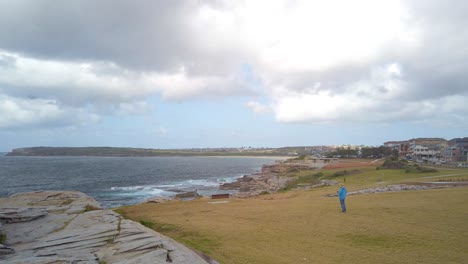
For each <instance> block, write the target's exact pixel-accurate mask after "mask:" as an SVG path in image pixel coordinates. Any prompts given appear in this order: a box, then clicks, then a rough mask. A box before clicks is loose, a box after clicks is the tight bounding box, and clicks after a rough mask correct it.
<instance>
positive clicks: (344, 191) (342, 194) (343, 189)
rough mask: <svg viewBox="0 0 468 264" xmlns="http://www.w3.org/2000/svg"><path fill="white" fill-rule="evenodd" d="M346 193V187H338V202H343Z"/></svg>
mask: <svg viewBox="0 0 468 264" xmlns="http://www.w3.org/2000/svg"><path fill="white" fill-rule="evenodd" d="M347 193H348V190H346V187H344V186H343V187H340V190H339V191H338V196H339V197H340V200H344V199H345V198H346V194H347Z"/></svg>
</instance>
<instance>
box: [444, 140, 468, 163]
mask: <svg viewBox="0 0 468 264" xmlns="http://www.w3.org/2000/svg"><path fill="white" fill-rule="evenodd" d="M443 158H444V159H445V160H446V161H448V162H459V161H462V162H466V161H468V137H465V138H454V139H452V140H450V141H448V146H447V147H446V148H445V149H444V152H443Z"/></svg>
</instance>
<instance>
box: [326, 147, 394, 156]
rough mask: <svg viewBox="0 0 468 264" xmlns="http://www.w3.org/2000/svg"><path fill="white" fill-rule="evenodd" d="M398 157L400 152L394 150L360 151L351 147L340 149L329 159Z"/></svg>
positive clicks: (368, 148) (362, 149) (363, 149)
mask: <svg viewBox="0 0 468 264" xmlns="http://www.w3.org/2000/svg"><path fill="white" fill-rule="evenodd" d="M392 155H393V156H398V151H396V150H393V149H392V148H389V147H385V146H380V147H363V148H361V149H360V150H358V149H353V148H350V147H339V148H336V150H335V151H333V152H331V153H328V155H327V156H328V157H343V158H354V157H360V158H384V157H389V156H392Z"/></svg>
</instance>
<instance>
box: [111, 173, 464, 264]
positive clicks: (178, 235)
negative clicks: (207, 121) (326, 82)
mask: <svg viewBox="0 0 468 264" xmlns="http://www.w3.org/2000/svg"><path fill="white" fill-rule="evenodd" d="M341 171H342V170H335V171H334V170H326V171H323V173H324V176H323V177H329V178H333V179H335V180H338V181H341V182H342V181H343V178H344V177H346V185H347V187H348V191H354V190H358V189H362V188H367V187H370V186H380V185H385V184H392V183H397V182H404V181H428V180H431V181H434V179H437V180H439V179H444V178H446V179H463V178H465V179H466V178H468V170H466V169H465V170H463V169H458V170H457V169H447V170H440V171H439V172H433V173H405V172H404V171H402V170H375V168H374V169H372V168H368V167H366V168H359V169H356V168H352V170H351V169H350V171H354V173H348V174H346V175H343V176H336V175H340V174H343V173H336V172H341ZM314 173H317V171H301V172H300V174H301V175H302V176H304V175H308V174H314ZM334 175H335V176H334ZM444 175H446V176H444ZM454 175H455V176H454ZM439 176H443V177H439ZM425 177H438V178H425ZM336 190H337V187H336V186H330V187H323V188H317V189H311V190H309V191H303V190H302V191H287V192H282V193H278V194H273V195H262V196H259V197H256V198H250V199H227V200H222V201H219V200H209V199H199V200H194V201H173V202H169V203H164V204H141V205H136V206H130V207H124V208H120V209H118V210H117V211H118V212H119V213H122V214H123V215H124V216H125V217H128V218H130V219H133V220H135V221H140V222H141V223H143V224H145V225H147V226H149V227H151V228H153V229H155V230H156V231H158V232H161V233H163V234H166V235H168V236H170V237H172V238H174V239H176V240H178V241H179V242H181V243H183V244H185V245H187V246H190V247H193V248H196V249H198V250H201V251H203V252H205V253H206V254H208V255H210V256H211V257H213V258H214V259H216V260H218V261H219V262H220V263H224V264H247V263H255V264H257V263H265V264H266V263H268V264H271V263H278V264H280V263H468V247H467V245H468V188H466V187H457V188H449V189H434V190H424V191H404V192H398V193H380V194H366V195H354V196H349V197H348V199H347V207H348V212H347V213H341V210H340V205H339V201H338V198H337V197H327V196H326V195H327V194H333V193H335V192H336ZM223 201H226V202H225V203H212V202H223Z"/></svg>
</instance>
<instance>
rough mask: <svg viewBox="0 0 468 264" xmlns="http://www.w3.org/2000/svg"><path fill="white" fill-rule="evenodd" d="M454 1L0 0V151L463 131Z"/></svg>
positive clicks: (467, 108)
mask: <svg viewBox="0 0 468 264" xmlns="http://www.w3.org/2000/svg"><path fill="white" fill-rule="evenodd" d="M467 7H468V5H466V1H464V0H450V1H448V0H443V1H442V0H437V1H436V0H414V1H413V0H411V1H396V0H389V1H374V0H354V1H344V0H343V1H338V0H327V1H312V0H305V1H301V0H291V1H287V0H284V1H276V0H268V1H266V0H265V1H240V0H239V1H222V0H220V1H215V0H206V1H203V0H198V1H197V0H186V1H182V0H181V1H178V0H174V1H172V0H167V1H162V0H161V1H150V0H148V1H144V0H137V1H120V0H117V1H116V0H100V1H94V0H81V1H71V0H70V1H53V0H50V1H49V0H37V1H23V0H0V151H8V150H10V149H12V148H17V147H26V146H129V147H148V148H185V147H240V146H252V147H269V146H271V147H279V146H293V145H330V144H345V143H349V144H365V145H380V144H382V143H383V142H384V141H388V140H403V139H409V138H413V137H443V138H446V139H451V138H454V137H463V136H468V16H467V15H466V14H468V8H467Z"/></svg>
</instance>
